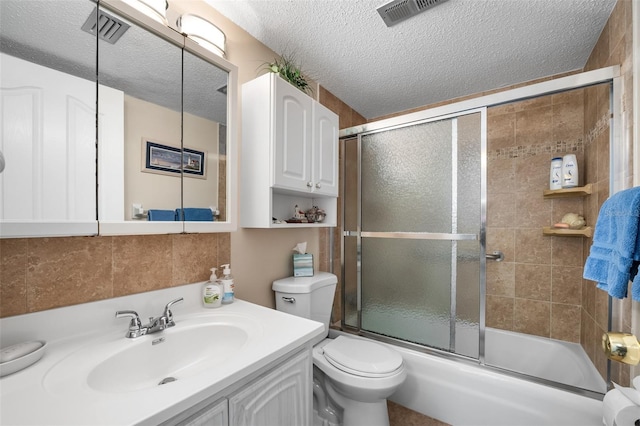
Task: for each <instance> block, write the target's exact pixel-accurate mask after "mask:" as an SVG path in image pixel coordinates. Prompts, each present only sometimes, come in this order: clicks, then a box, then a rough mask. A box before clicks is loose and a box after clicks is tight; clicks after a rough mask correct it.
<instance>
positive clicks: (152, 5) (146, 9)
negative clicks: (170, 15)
mask: <svg viewBox="0 0 640 426" xmlns="http://www.w3.org/2000/svg"><path fill="white" fill-rule="evenodd" d="M125 2H126V3H127V4H129V5H130V6H132V7H134V8H136V9H137V10H138V11H140V12H142V13H144V14H145V15H147V16H148V17H150V18H151V19H153V20H154V21H157V22H160V23H161V24H162V25H167V9H168V8H169V2H168V1H167V0H125Z"/></svg>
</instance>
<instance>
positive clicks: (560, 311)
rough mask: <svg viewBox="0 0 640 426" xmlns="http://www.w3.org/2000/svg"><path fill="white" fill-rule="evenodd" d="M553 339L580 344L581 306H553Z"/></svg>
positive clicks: (554, 304) (558, 304)
mask: <svg viewBox="0 0 640 426" xmlns="http://www.w3.org/2000/svg"><path fill="white" fill-rule="evenodd" d="M551 338H552V339H558V340H564V341H565V342H573V343H579V342H580V306H576V305H564V304H560V303H552V304H551Z"/></svg>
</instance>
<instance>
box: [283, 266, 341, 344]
mask: <svg viewBox="0 0 640 426" xmlns="http://www.w3.org/2000/svg"><path fill="white" fill-rule="evenodd" d="M337 283H338V277H336V276H335V275H333V274H330V273H328V272H317V273H316V274H315V275H314V276H312V277H287V278H282V279H280V280H276V281H274V282H273V285H272V286H271V289H272V290H273V291H275V294H276V309H277V310H279V311H282V312H286V313H288V314H292V315H296V316H299V317H303V318H308V319H311V320H314V321H318V322H321V323H322V324H324V331H325V333H324V335H323V336H322V338H324V337H326V336H327V334H328V333H329V321H330V320H331V309H332V308H333V296H334V294H335V290H336V284H337ZM320 340H321V339H320Z"/></svg>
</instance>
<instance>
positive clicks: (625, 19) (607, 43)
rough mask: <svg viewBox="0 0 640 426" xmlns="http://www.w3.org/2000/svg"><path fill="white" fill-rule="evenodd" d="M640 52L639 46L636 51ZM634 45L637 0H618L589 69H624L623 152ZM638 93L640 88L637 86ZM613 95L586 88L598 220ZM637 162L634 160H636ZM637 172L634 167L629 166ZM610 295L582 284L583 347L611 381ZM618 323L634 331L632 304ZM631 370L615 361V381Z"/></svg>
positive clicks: (588, 158)
mask: <svg viewBox="0 0 640 426" xmlns="http://www.w3.org/2000/svg"><path fill="white" fill-rule="evenodd" d="M635 49H636V51H637V50H638V47H637V46H636V47H635ZM632 53H633V44H632V20H631V0H618V2H617V3H616V6H615V8H614V9H613V12H612V13H611V16H610V17H609V20H608V22H607V24H606V25H605V27H604V29H603V30H602V33H601V34H600V38H599V39H598V42H597V43H596V45H595V47H594V49H593V51H592V52H591V55H590V57H589V60H588V61H587V64H586V65H585V68H584V69H585V71H589V70H593V69H597V68H602V67H606V66H611V65H620V74H621V77H622V115H623V117H624V118H625V119H624V120H623V125H624V126H625V127H624V128H622V129H621V144H622V146H620V147H619V148H620V149H621V150H624V149H629V151H630V152H632V149H631V143H632V142H631V141H632V133H633V121H632V120H631V119H630V117H633V100H632V99H633V72H632V70H633V67H632V58H633V55H632ZM636 90H638V89H637V88H636ZM608 106H609V105H608V95H607V93H605V90H604V89H602V88H601V87H592V88H588V89H585V146H584V162H585V172H586V178H587V179H589V180H590V181H591V182H593V183H594V184H595V186H596V193H595V194H593V195H592V196H591V197H589V198H588V199H585V215H588V216H590V217H597V214H598V211H599V210H600V207H601V206H602V203H603V202H604V201H605V200H606V199H607V197H608V196H609V156H608V153H609V147H610V141H609V130H610V129H609V120H608V119H607V118H606V117H605V116H606V115H607V114H608ZM630 161H631V160H630ZM629 170H633V168H632V167H631V168H629ZM626 178H627V186H632V185H633V176H632V175H629V176H626ZM583 243H584V248H583V255H584V257H585V259H586V256H587V255H588V254H589V247H590V245H591V241H590V240H589V241H586V240H585V241H584V242H583ZM607 305H608V298H607V295H606V293H604V292H603V291H600V290H597V289H596V288H595V285H594V283H593V282H591V281H586V280H584V281H583V284H582V312H581V336H580V343H581V344H582V346H583V347H584V349H585V351H586V352H587V354H588V355H589V357H590V358H591V360H592V361H593V362H594V364H595V365H596V367H597V368H598V370H599V371H600V372H601V374H603V377H606V375H605V373H606V369H607V359H606V358H605V356H604V354H603V352H602V350H601V349H600V340H601V336H602V333H603V332H604V331H606V330H607ZM614 310H615V312H616V315H615V317H616V322H615V323H614V324H613V328H614V329H616V330H619V331H625V332H630V331H631V302H630V300H629V299H628V298H627V299H624V300H622V301H618V300H614ZM630 373H631V371H630V367H629V366H628V365H625V364H621V363H618V362H611V380H612V381H614V382H616V383H619V384H621V385H623V386H629V382H630Z"/></svg>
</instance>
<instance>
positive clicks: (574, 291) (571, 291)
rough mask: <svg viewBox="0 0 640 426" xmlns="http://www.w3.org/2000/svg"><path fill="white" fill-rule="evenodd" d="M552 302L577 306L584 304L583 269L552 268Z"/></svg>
mask: <svg viewBox="0 0 640 426" xmlns="http://www.w3.org/2000/svg"><path fill="white" fill-rule="evenodd" d="M551 301H552V302H554V303H564V304H569V305H576V306H580V305H581V304H582V267H580V266H553V267H552V268H551Z"/></svg>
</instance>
